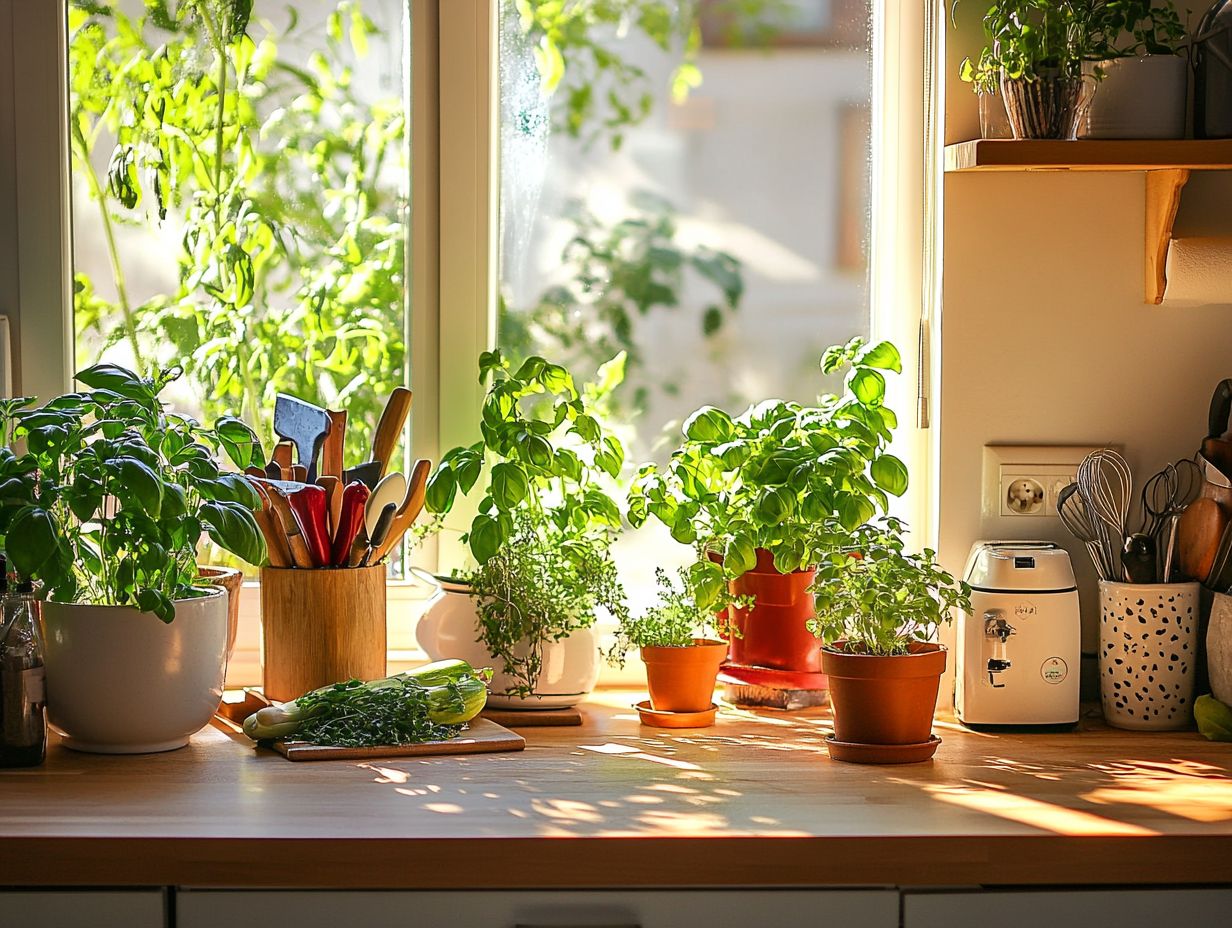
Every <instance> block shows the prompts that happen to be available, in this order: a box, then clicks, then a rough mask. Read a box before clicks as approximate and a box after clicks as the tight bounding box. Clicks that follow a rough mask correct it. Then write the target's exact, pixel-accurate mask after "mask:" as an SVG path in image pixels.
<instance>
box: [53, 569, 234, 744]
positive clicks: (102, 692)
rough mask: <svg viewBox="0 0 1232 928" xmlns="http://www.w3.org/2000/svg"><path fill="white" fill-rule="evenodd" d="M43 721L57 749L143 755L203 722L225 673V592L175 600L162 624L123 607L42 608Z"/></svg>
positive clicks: (183, 740) (180, 740)
mask: <svg viewBox="0 0 1232 928" xmlns="http://www.w3.org/2000/svg"><path fill="white" fill-rule="evenodd" d="M42 607H43V632H44V635H45V636H46V639H47V640H46V648H47V655H46V662H47V717H48V721H50V722H51V724H52V725H53V726H55V728H56V730H57V731H59V732H60V734H61V735H62V736H63V738H64V744H65V746H66V747H70V748H73V749H74V750H77V751H90V752H93V753H97V754H147V753H152V752H154V751H171V750H174V749H175V748H180V747H183V746H184V745H186V744H187V743H188V739H189V738H190V737H191V736H192V734H193V733H194V732H196V731H198V730H199V729H200V728H201V727H202V726H204V725H205V724H206V723H208V722H209V720H210V718H211V717H212V716H213V714H214V710H215V709H217V708H218V702H219V700H220V699H221V698H222V688H223V678H224V677H225V676H226V672H227V594H226V592H225V591H224V590H222V589H220V588H211V589H210V592H209V594H208V595H206V596H201V597H198V598H194V599H185V600H179V601H177V602H176V604H175V620H174V621H173V622H171V623H169V624H164V623H163V622H162V621H161V620H159V618H158V617H157V616H155V615H153V614H151V613H148V612H139V611H138V610H136V609H134V608H131V607H128V606H87V605H78V604H69V603H55V602H44V603H43V604H42Z"/></svg>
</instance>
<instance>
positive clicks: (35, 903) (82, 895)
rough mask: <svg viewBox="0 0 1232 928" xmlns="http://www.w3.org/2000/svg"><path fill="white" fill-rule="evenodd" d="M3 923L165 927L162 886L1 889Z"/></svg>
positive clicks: (37, 927)
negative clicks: (111, 888) (106, 888)
mask: <svg viewBox="0 0 1232 928" xmlns="http://www.w3.org/2000/svg"><path fill="white" fill-rule="evenodd" d="M0 925H6V926H7V925H14V926H17V925H20V926H21V928H165V926H166V905H165V904H164V901H163V892H162V890H160V889H151V890H139V891H130V890H115V891H110V890H92V889H91V890H80V891H74V890H60V891H55V892H46V891H43V890H24V889H13V890H3V891H0Z"/></svg>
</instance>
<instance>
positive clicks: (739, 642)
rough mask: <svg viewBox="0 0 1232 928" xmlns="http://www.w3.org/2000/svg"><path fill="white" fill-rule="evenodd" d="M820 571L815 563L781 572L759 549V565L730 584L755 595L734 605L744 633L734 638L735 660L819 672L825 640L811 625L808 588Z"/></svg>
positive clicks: (734, 620)
mask: <svg viewBox="0 0 1232 928" xmlns="http://www.w3.org/2000/svg"><path fill="white" fill-rule="evenodd" d="M816 574H817V571H816V570H811V569H810V570H796V571H793V572H791V573H789V574H784V573H781V572H780V571H779V570H777V569H776V568H775V566H774V557H773V555H772V554H771V553H770V552H769V551H767V550H765V549H764V548H758V549H757V565H756V566H755V567H754V568H753V569H752V570H750V571H749V572H748V573H745V574H742V575H741V576H740V577H737V578H736V579H735V580H733V581H731V584H730V586H731V592H732V593H733V595H736V596H752V597H753V598H754V602H753V606H752V608H750V609H736V608H734V607H733V608H732V625H733V626H734V627H735V628H736V629H737V630H738V631H739V633H740V634H739V636H733V638H732V640H731V654H730V656H729V660H730V661H731V662H732V663H733V664H743V665H745V666H751V667H772V668H775V669H777V670H790V671H795V672H798V673H820V672H821V642H820V641H819V640H818V639H817V637H816V636H814V635H813V633H812V632H810V631H809V630H808V621H809V619H811V618H813V616H814V614H815V613H814V610H813V596H812V594H811V593H809V592H808V588H809V587H810V586H812V585H813V578H814V577H815V576H816Z"/></svg>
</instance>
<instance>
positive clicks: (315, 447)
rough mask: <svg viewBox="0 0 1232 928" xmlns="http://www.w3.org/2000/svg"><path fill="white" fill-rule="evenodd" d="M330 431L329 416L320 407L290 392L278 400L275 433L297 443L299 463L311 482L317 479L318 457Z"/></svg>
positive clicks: (276, 401) (275, 409) (281, 394)
mask: <svg viewBox="0 0 1232 928" xmlns="http://www.w3.org/2000/svg"><path fill="white" fill-rule="evenodd" d="M329 429H330V419H329V413H327V412H326V411H325V410H324V409H322V408H321V407H320V406H314V405H312V403H308V402H305V401H304V400H301V399H299V398H298V397H294V396H290V395H288V394H286V393H279V394H278V397H277V399H275V400H274V433H275V434H276V435H277V436H278V437H279V438H281V439H284V440H287V441H291V442H293V443H294V444H295V451H296V454H297V455H298V456H299V463H300V464H302V465H303V466H304V467H306V468H307V469H308V473H307V480H308V482H309V483H311V482H312V481H314V480H316V479H317V456H318V455H319V454H320V453H321V445H322V444H323V443H324V441H325V436H326V435H327V434H329Z"/></svg>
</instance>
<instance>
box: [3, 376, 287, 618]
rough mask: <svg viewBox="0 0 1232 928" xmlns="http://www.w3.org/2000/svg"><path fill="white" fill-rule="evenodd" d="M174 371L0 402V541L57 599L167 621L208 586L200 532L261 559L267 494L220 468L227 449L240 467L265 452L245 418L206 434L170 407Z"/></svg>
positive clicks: (87, 382)
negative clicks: (262, 505)
mask: <svg viewBox="0 0 1232 928" xmlns="http://www.w3.org/2000/svg"><path fill="white" fill-rule="evenodd" d="M177 376H179V372H178V371H175V370H173V371H162V372H160V373H158V374H157V375H155V376H154V377H152V378H143V377H138V376H137V375H136V374H134V373H133V372H132V371H129V370H126V369H125V368H122V367H118V366H116V365H112V364H102V365H96V366H94V367H91V368H89V369H87V370H84V371H82V372H81V373H79V374H78V375H77V380H78V381H79V382H80V383H81V384H83V385H84V386H85V387H86V388H87V389H86V390H85V391H84V392H81V393H69V394H66V395H64V396H61V397H58V398H56V399H53V400H52V401H51V402H49V403H47V404H46V405H45V406H43V407H40V408H33V403H34V400H33V399H31V398H23V399H16V400H7V401H3V402H2V403H0V435H2V438H3V447H0V546H2V548H3V550H4V552H5V554H6V555H7V556H8V559H9V563H10V564H12V565H13V568H14V569H15V570H16V571H17V572H18V573H19V574H20V575H21V576H23V577H29V578H32V579H36V580H40V581H42V583H43V584H44V586H45V587H46V590H47V593H48V595H49V596H50V598H51V599H53V600H55V601H57V602H64V603H89V604H95V605H111V606H136V607H137V608H138V609H141V610H142V611H145V612H153V613H154V614H155V615H157V616H158V617H159V618H160V619H162V620H163V621H164V622H170V621H171V620H172V619H173V618H174V617H175V600H177V599H186V598H190V597H193V596H199V595H203V594H204V592H205V591H204V590H201V589H198V588H196V587H195V586H194V583H195V582H196V577H197V568H196V556H197V544H198V542H199V541H200V540H201V537H202V535H203V534H208V535H209V537H210V538H212V539H213V540H214V541H215V542H216V543H217V544H218V545H219V546H220V547H222V548H223V549H225V550H227V551H230V552H231V553H233V554H236V555H238V556H239V557H241V558H243V559H244V560H246V561H248V562H250V563H253V564H260V563H262V562H263V561H264V560H265V542H264V539H263V538H262V536H261V533H260V531H259V529H258V528H257V524H256V521H255V520H254V519H253V516H252V512H253V510H254V509H255V508H256V507H257V506H258V505H259V500H258V499H257V497H256V495H255V493H254V491H253V489H252V487H251V486H250V485H249V484H248V482H247V481H246V480H244V479H243V478H242V477H240V476H239V475H238V474H230V473H223V472H222V470H221V469H220V468H219V466H218V464H217V462H216V460H215V456H216V454H217V452H219V451H220V450H222V451H225V452H226V453H227V455H228V456H229V457H230V458H231V460H232V462H233V463H234V464H235V465H236V466H238V467H241V468H242V467H246V466H248V465H249V464H257V465H260V464H262V463H263V455H262V452H261V446H260V444H259V442H258V441H257V439H256V436H255V435H254V434H253V432H252V430H251V429H250V428H249V427H248V426H247V425H245V424H244V423H243V422H241V421H240V420H238V419H233V418H226V419H221V420H219V422H218V423H217V425H216V427H215V428H214V429H213V430H207V429H204V428H202V427H201V426H200V425H199V424H198V423H197V422H196V421H194V420H193V419H190V418H188V417H186V416H180V415H176V414H174V413H171V412H169V411H168V410H167V409H166V407H165V406H164V405H163V404H162V402H161V401H160V400H159V393H160V392H161V391H162V389H163V388H164V387H165V386H166V385H167V384H168V383H170V382H171V381H172V380H174V379H175V378H176V377H177ZM21 440H24V442H25V446H26V449H27V450H26V452H25V453H18V451H17V450H15V449H16V448H17V442H18V441H21Z"/></svg>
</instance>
